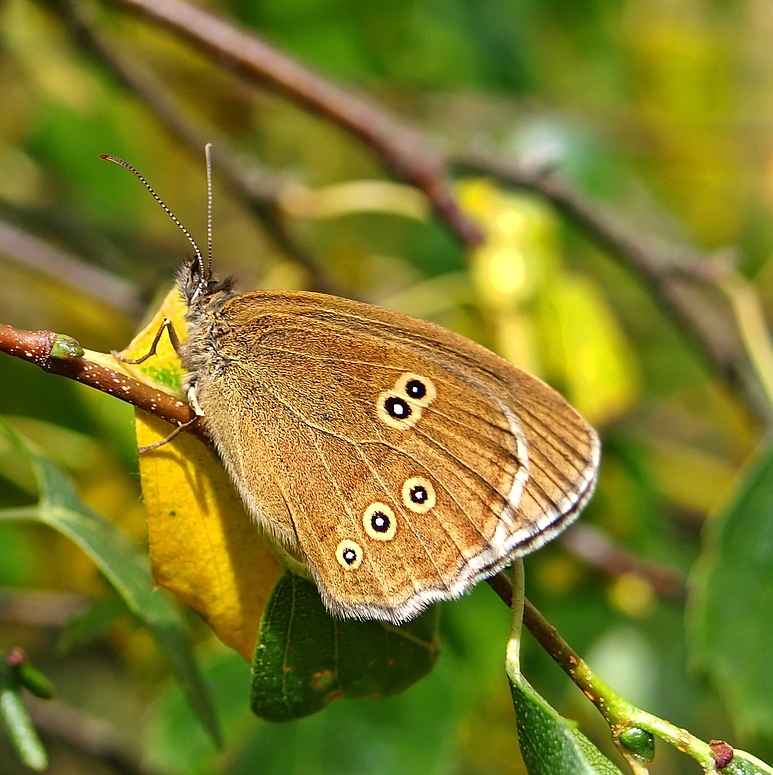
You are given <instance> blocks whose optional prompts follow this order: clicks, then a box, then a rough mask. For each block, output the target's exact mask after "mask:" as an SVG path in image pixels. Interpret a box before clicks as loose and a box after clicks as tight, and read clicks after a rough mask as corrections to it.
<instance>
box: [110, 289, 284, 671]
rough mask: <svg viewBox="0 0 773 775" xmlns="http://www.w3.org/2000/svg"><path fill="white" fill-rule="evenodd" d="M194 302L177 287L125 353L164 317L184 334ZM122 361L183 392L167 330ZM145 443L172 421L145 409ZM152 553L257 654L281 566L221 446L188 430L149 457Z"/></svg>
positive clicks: (156, 568) (144, 476) (140, 427)
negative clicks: (130, 360)
mask: <svg viewBox="0 0 773 775" xmlns="http://www.w3.org/2000/svg"><path fill="white" fill-rule="evenodd" d="M184 313H185V307H184V304H183V302H182V300H181V299H180V298H179V294H178V293H177V291H176V290H173V291H171V292H170V293H169V295H168V296H167V297H166V299H165V300H164V303H163V304H162V306H161V309H160V310H159V311H158V313H157V314H156V316H155V317H154V318H153V320H152V321H151V322H150V323H149V324H148V326H146V328H145V329H143V331H141V332H140V333H139V334H138V335H137V337H136V338H135V339H134V341H133V342H132V343H131V344H130V345H129V347H127V349H126V350H125V351H124V353H123V354H124V355H125V356H127V357H135V358H136V357H138V356H140V355H143V354H144V353H145V352H147V351H148V348H149V347H150V344H151V342H152V340H153V338H154V336H155V334H156V332H157V331H158V329H159V327H160V325H161V323H162V321H163V319H164V317H168V318H170V319H171V320H172V322H173V324H174V326H175V330H176V331H177V333H178V335H180V336H181V337H183V336H184V334H185V330H186V329H185V322H184ZM123 369H124V370H125V371H126V372H127V373H130V374H131V375H132V376H134V377H135V378H136V379H139V380H141V381H143V382H145V383H148V384H152V385H154V386H156V387H158V388H160V389H162V390H166V391H167V392H176V393H177V394H178V395H180V383H181V379H182V376H183V371H182V367H181V365H180V362H179V360H178V358H177V355H176V353H175V352H174V349H173V347H172V346H171V344H170V341H169V337H168V336H167V335H166V333H165V334H164V335H163V336H162V337H161V340H160V341H159V343H158V348H157V355H156V356H152V357H151V358H148V360H147V361H145V362H144V363H142V364H139V365H134V366H133V365H129V364H125V365H124V366H123ZM136 427H137V443H138V444H139V445H140V446H148V445H150V444H153V443H155V442H157V441H160V440H162V439H164V438H165V437H166V436H167V435H168V434H169V432H170V431H171V430H172V428H171V426H170V425H169V424H167V423H165V422H164V421H163V420H159V419H158V418H157V417H153V416H152V415H149V414H147V413H145V412H142V411H137V412H136ZM140 479H141V482H142V493H143V497H144V501H145V509H146V512H147V519H148V543H149V550H150V561H151V565H152V568H153V575H154V578H155V580H156V582H157V583H158V584H159V585H160V586H163V587H166V588H167V589H169V590H170V591H171V592H173V593H174V594H175V595H176V596H177V597H178V598H180V600H182V601H183V602H184V603H185V604H186V605H187V606H189V607H191V608H193V609H194V610H195V611H198V612H199V613H200V614H201V615H202V616H203V617H204V619H205V620H206V621H207V622H208V624H209V625H210V626H211V627H212V629H213V631H214V632H215V634H216V635H217V636H218V638H220V640H221V641H223V643H225V644H226V645H228V646H230V647H231V648H233V649H235V650H236V651H238V652H239V653H240V654H241V655H242V656H244V657H245V659H247V660H249V661H251V660H252V655H253V651H254V649H255V643H256V640H257V633H258V626H259V623H260V617H261V615H262V613H263V609H264V608H265V606H266V603H267V601H268V598H269V596H270V594H271V590H272V589H273V587H274V585H275V583H276V581H277V580H278V578H279V576H280V574H281V571H280V567H279V563H278V562H277V560H276V558H275V557H274V555H273V554H272V552H271V550H270V549H269V547H268V545H267V544H266V542H265V541H264V540H263V538H262V536H261V534H260V531H259V530H258V528H257V526H256V525H255V524H254V522H253V521H252V520H251V518H250V517H249V515H248V514H247V512H246V511H245V509H244V506H243V504H242V502H241V500H240V498H239V497H238V495H237V494H236V491H235V490H234V488H233V485H232V484H231V481H230V479H229V478H228V475H227V474H226V472H225V470H224V469H223V466H222V465H221V464H220V461H219V460H218V459H217V456H216V455H215V453H214V452H213V451H212V450H211V449H209V448H208V447H207V446H206V445H205V444H203V443H202V442H201V441H199V440H198V439H197V438H195V437H193V436H191V435H190V434H187V433H181V434H179V435H178V436H176V437H175V438H174V439H173V440H172V441H170V442H169V443H167V444H164V445H163V446H162V447H159V448H158V449H155V450H151V451H149V452H146V453H143V454H141V455H140Z"/></svg>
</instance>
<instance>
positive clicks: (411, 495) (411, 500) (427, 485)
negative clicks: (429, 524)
mask: <svg viewBox="0 0 773 775" xmlns="http://www.w3.org/2000/svg"><path fill="white" fill-rule="evenodd" d="M436 502H437V497H436V495H435V488H434V487H433V486H432V482H430V481H429V479H425V478H424V477H423V476H414V477H411V478H410V479H408V480H407V481H406V482H405V484H403V503H404V504H405V505H406V507H407V508H409V509H410V510H411V511H413V512H415V513H416V514H426V513H427V512H428V511H429V510H430V509H431V508H433V507H434V505H435V503H436Z"/></svg>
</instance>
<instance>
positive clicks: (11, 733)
mask: <svg viewBox="0 0 773 775" xmlns="http://www.w3.org/2000/svg"><path fill="white" fill-rule="evenodd" d="M0 721H2V723H3V726H4V727H5V729H6V731H7V733H8V738H9V740H10V741H11V745H12V746H13V749H14V750H15V751H16V755H17V756H18V757H19V759H20V760H21V761H22V763H23V764H24V765H25V766H27V767H29V768H30V769H31V770H35V771H36V772H43V771H44V770H45V769H46V768H47V767H48V754H47V753H46V749H45V748H44V747H43V744H42V743H41V742H40V738H39V737H38V734H37V732H36V731H35V726H34V724H33V723H32V719H31V718H30V716H29V713H28V712H27V708H26V707H25V706H24V702H23V701H22V699H21V696H20V693H19V685H18V683H17V682H16V681H15V680H14V679H13V676H12V673H11V671H10V670H9V669H8V668H7V667H5V666H4V667H3V669H2V670H0Z"/></svg>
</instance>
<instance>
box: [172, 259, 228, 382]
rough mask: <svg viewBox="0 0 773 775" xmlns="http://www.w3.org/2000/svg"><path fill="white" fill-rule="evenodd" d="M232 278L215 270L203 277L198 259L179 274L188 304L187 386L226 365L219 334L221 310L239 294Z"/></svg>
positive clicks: (182, 357)
mask: <svg viewBox="0 0 773 775" xmlns="http://www.w3.org/2000/svg"><path fill="white" fill-rule="evenodd" d="M233 285H234V283H233V280H232V279H231V278H226V279H225V280H218V279H216V278H214V277H212V275H211V274H209V275H208V276H205V277H202V274H201V267H200V265H199V262H198V259H196V258H193V259H191V260H190V261H188V262H187V263H185V264H184V265H183V266H182V268H181V269H180V272H179V274H178V277H177V286H178V288H179V289H180V293H181V295H182V297H183V299H184V301H185V302H186V304H187V305H188V311H187V312H186V314H185V320H186V322H187V324H188V336H187V338H186V339H185V341H184V342H183V343H182V346H181V348H180V360H181V361H182V364H183V368H184V369H185V371H186V372H188V375H187V377H186V381H185V383H186V384H185V387H186V389H187V387H188V386H190V385H193V384H195V383H196V381H197V378H198V376H200V375H203V374H204V373H206V372H211V371H213V370H214V371H218V370H221V369H222V368H223V367H224V364H223V359H222V357H221V355H220V353H219V352H218V348H217V337H218V331H219V328H220V327H221V323H220V321H219V315H218V313H219V311H220V310H221V309H222V308H223V306H224V305H225V304H226V303H227V302H228V301H229V299H232V298H233V297H234V296H236V295H237V294H236V291H235V290H234V287H233Z"/></svg>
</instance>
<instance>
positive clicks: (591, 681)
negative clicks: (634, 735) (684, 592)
mask: <svg viewBox="0 0 773 775" xmlns="http://www.w3.org/2000/svg"><path fill="white" fill-rule="evenodd" d="M513 599H515V597H514V598H513ZM523 623H524V624H525V625H526V627H527V628H528V629H529V631H530V632H531V634H532V635H533V636H534V637H535V638H536V639H537V641H538V642H539V644H540V645H541V646H542V647H543V648H544V649H545V650H546V651H547V652H548V654H550V656H551V657H552V658H553V659H554V660H555V661H556V662H557V663H558V665H559V666H560V667H561V668H562V669H563V670H564V672H565V673H566V674H567V675H568V676H569V677H570V678H571V679H572V681H574V683H575V684H576V685H577V686H578V687H579V688H580V689H581V690H582V692H583V694H584V695H585V696H586V697H587V698H588V699H589V700H590V701H591V702H592V703H593V704H594V705H595V706H596V708H598V710H599V712H600V713H601V715H602V716H603V717H604V719H605V720H606V722H607V724H609V727H610V730H611V731H612V738H613V739H614V741H615V743H616V744H617V745H618V748H620V751H621V753H622V754H623V756H625V758H626V760H627V761H628V762H629V764H631V766H632V768H633V769H634V772H636V771H639V772H641V771H642V768H641V765H640V764H639V763H637V762H633V761H632V758H631V756H630V752H628V751H626V750H625V748H624V747H623V746H622V745H621V744H620V742H619V738H620V735H621V734H622V733H623V732H625V731H626V730H629V729H631V728H633V727H638V728H640V729H644V730H646V731H648V732H650V733H651V734H653V735H656V736H657V737H659V738H661V739H662V740H664V741H665V742H667V743H670V744H671V745H673V746H674V747H675V748H676V749H677V750H679V751H681V752H682V753H686V754H687V755H688V756H690V757H692V758H693V759H695V761H697V762H698V763H699V764H700V765H701V767H702V768H703V770H704V772H706V773H715V772H716V760H715V758H714V754H713V753H712V750H711V747H710V746H709V745H708V743H705V742H704V741H703V740H700V739H699V738H697V737H695V735H692V734H690V732H688V731H687V730H686V729H680V728H679V727H677V726H675V725H674V724H671V723H670V722H669V721H665V720H663V719H661V718H658V717H657V716H653V715H652V714H651V713H647V712H646V711H644V710H641V708H637V707H636V706H635V705H632V704H631V703H630V702H628V701H627V700H625V699H623V698H622V697H621V696H620V695H619V694H618V693H617V692H616V691H614V689H612V688H611V687H610V686H609V685H608V684H606V683H605V682H604V681H603V680H602V679H601V678H599V676H597V675H596V674H595V673H594V672H593V671H592V670H591V669H590V667H589V666H588V664H587V662H585V660H583V659H582V658H581V657H580V656H579V655H578V654H577V652H576V651H575V650H574V649H573V648H572V647H571V646H570V645H569V644H568V643H567V642H566V641H565V640H564V639H563V638H562V637H561V636H560V635H559V633H558V631H557V630H556V628H555V627H553V625H552V624H550V622H548V621H547V620H546V619H545V617H544V616H542V614H541V613H540V612H539V611H538V610H537V609H536V608H535V607H534V606H533V605H532V604H531V603H530V602H529V601H528V600H525V601H524V612H523ZM736 758H737V759H739V760H740V759H743V760H746V761H749V762H751V763H753V764H754V765H755V766H757V767H758V768H760V769H762V770H763V771H764V772H766V773H771V775H773V769H771V768H770V767H769V766H768V765H766V764H764V763H763V762H760V761H759V760H757V759H754V757H751V756H750V755H749V754H746V753H744V752H743V751H737V752H736Z"/></svg>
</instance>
